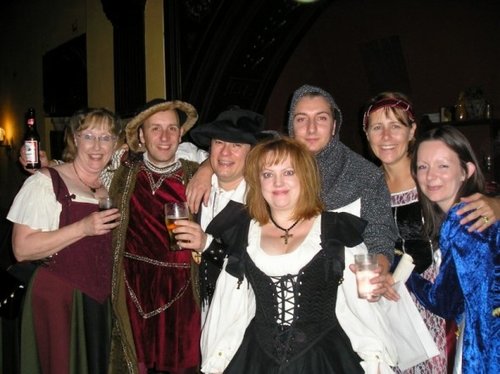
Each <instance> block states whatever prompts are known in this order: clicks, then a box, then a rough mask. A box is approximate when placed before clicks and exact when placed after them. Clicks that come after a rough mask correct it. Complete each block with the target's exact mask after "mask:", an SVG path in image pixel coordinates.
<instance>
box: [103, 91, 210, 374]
mask: <svg viewBox="0 0 500 374" xmlns="http://www.w3.org/2000/svg"><path fill="white" fill-rule="evenodd" d="M197 118H198V114H197V112H196V110H195V108H194V107H193V106H192V105H191V104H188V103H185V102H182V101H165V100H163V99H155V100H153V101H150V102H148V103H147V104H146V105H145V106H144V107H143V108H142V109H141V110H140V111H139V113H138V114H137V115H136V116H135V117H134V118H133V119H132V120H131V121H130V122H129V123H128V124H127V127H126V137H127V143H128V145H129V148H130V152H129V155H128V159H127V160H125V161H124V162H122V165H121V166H120V167H119V169H118V170H117V171H116V172H115V175H114V176H113V180H112V184H111V187H110V194H111V195H112V196H113V197H114V198H115V199H116V201H117V207H118V208H119V209H120V212H121V221H120V226H119V227H118V228H116V229H115V230H114V233H113V249H114V268H113V283H112V287H113V288H112V303H113V310H114V316H115V321H114V326H113V336H112V347H111V358H110V371H111V372H114V373H127V372H129V373H147V372H154V373H163V372H167V373H180V372H182V373H197V372H198V371H197V370H198V366H199V361H200V350H199V339H200V309H199V305H198V303H197V301H196V298H197V297H196V296H197V293H198V288H197V273H196V271H195V270H196V269H195V268H194V266H196V265H193V269H192V255H191V251H190V250H180V251H173V250H171V245H172V243H170V241H169V237H168V235H167V231H166V228H165V215H164V204H165V203H167V202H173V201H186V196H185V185H186V183H187V181H189V179H190V178H191V176H192V174H193V173H194V172H195V170H196V169H197V167H198V165H197V164H196V163H193V162H190V161H185V160H183V159H177V158H176V155H175V153H176V151H177V148H178V145H179V143H180V141H181V137H182V135H183V134H184V133H185V132H186V131H188V130H189V129H190V128H191V127H192V126H193V125H194V123H195V122H196V120H197ZM198 227H199V225H198ZM202 234H203V232H202V231H201V228H199V229H198V230H197V231H196V232H192V233H190V235H189V240H190V241H191V242H193V243H199V242H200V240H201V238H202ZM198 245H200V244H198Z"/></svg>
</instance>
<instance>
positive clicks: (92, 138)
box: [77, 134, 116, 144]
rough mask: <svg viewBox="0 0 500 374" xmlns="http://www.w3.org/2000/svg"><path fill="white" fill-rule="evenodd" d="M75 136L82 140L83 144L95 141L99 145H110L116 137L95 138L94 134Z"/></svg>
mask: <svg viewBox="0 0 500 374" xmlns="http://www.w3.org/2000/svg"><path fill="white" fill-rule="evenodd" d="M77 136H78V137H79V138H80V139H82V140H83V141H84V142H85V143H94V142H95V141H96V140H98V141H99V143H103V144H110V143H112V142H114V141H116V136H114V135H99V136H96V135H94V134H78V135H77Z"/></svg>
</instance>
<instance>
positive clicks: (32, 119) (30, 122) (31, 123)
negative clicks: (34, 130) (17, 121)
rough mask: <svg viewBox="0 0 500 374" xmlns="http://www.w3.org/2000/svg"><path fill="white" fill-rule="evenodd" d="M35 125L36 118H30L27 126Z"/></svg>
mask: <svg viewBox="0 0 500 374" xmlns="http://www.w3.org/2000/svg"><path fill="white" fill-rule="evenodd" d="M34 124H35V119H34V118H28V121H27V125H28V126H33V125H34Z"/></svg>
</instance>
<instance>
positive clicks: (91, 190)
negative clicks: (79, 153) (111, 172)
mask: <svg viewBox="0 0 500 374" xmlns="http://www.w3.org/2000/svg"><path fill="white" fill-rule="evenodd" d="M73 170H74V171H75V174H76V176H77V177H78V179H79V180H80V182H82V183H83V185H84V186H86V187H87V188H88V189H90V192H92V193H96V191H97V190H98V189H99V188H101V187H102V183H101V184H100V185H99V187H92V186H89V185H88V184H87V183H85V182H84V181H83V179H82V178H80V175H79V174H78V172H77V171H76V166H75V163H74V162H73Z"/></svg>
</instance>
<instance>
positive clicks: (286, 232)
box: [269, 215, 300, 245]
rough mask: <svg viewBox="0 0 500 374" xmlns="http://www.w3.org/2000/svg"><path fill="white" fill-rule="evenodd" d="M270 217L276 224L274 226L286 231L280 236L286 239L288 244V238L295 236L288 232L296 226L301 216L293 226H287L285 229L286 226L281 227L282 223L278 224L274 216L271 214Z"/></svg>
mask: <svg viewBox="0 0 500 374" xmlns="http://www.w3.org/2000/svg"><path fill="white" fill-rule="evenodd" d="M269 218H270V219H271V222H272V223H273V224H274V226H276V227H277V228H278V229H280V230H281V231H284V232H285V234H283V235H281V236H280V238H281V239H283V240H284V241H285V245H286V244H288V238H292V237H293V234H289V233H288V232H289V231H290V230H291V229H293V228H294V227H295V225H297V223H299V221H300V218H299V219H298V220H297V221H295V222H294V223H293V225H292V226H290V227H289V228H287V229H285V228H283V227H281V226H280V225H278V224H277V223H276V222H275V221H274V219H273V216H271V215H269Z"/></svg>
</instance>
